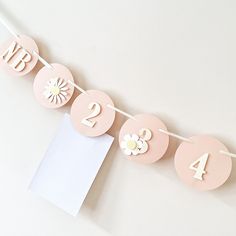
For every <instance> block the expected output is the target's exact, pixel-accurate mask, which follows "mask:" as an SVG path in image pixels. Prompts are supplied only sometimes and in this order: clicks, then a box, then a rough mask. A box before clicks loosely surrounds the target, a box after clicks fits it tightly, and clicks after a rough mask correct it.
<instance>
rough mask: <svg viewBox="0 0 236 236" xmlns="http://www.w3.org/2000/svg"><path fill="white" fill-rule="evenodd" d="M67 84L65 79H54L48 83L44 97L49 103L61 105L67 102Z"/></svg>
mask: <svg viewBox="0 0 236 236" xmlns="http://www.w3.org/2000/svg"><path fill="white" fill-rule="evenodd" d="M68 89H69V88H68V87H67V82H65V81H64V80H63V79H61V78H59V77H57V78H52V79H50V80H49V81H48V82H47V85H46V87H45V91H44V93H43V94H44V96H45V98H46V99H48V100H49V102H51V103H54V104H60V103H62V102H63V101H65V100H66V96H67V95H68V93H67V90H68Z"/></svg>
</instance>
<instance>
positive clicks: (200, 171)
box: [189, 153, 209, 180]
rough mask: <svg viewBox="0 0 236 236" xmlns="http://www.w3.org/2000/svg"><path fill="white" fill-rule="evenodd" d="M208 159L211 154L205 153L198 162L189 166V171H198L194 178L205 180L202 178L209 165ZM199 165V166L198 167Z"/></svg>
mask: <svg viewBox="0 0 236 236" xmlns="http://www.w3.org/2000/svg"><path fill="white" fill-rule="evenodd" d="M208 157H209V153H205V154H203V155H202V156H201V157H200V158H198V159H197V160H196V161H194V162H193V163H191V165H190V166H189V169H191V170H194V171H196V173H195V175H194V176H193V178H195V179H199V180H203V178H202V176H203V174H206V171H205V167H206V164H207V160H208ZM197 164H198V166H197V167H196V165H197Z"/></svg>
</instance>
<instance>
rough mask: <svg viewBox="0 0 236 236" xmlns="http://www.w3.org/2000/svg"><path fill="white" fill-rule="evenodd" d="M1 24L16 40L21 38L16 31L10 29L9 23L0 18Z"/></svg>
mask: <svg viewBox="0 0 236 236" xmlns="http://www.w3.org/2000/svg"><path fill="white" fill-rule="evenodd" d="M0 22H1V24H2V25H3V26H5V28H6V29H7V30H8V31H9V33H11V34H12V35H13V36H14V37H15V38H19V35H18V34H16V33H15V31H14V30H13V29H12V28H11V27H10V25H9V24H7V22H6V21H5V20H3V19H2V18H1V17H0Z"/></svg>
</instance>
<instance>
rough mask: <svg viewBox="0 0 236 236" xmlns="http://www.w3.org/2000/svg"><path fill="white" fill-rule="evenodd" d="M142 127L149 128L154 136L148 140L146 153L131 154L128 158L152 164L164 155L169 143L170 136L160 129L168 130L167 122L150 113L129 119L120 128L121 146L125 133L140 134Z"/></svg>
mask: <svg viewBox="0 0 236 236" xmlns="http://www.w3.org/2000/svg"><path fill="white" fill-rule="evenodd" d="M142 128H147V129H149V130H150V131H151V132H152V138H151V139H150V140H149V141H147V142H148V145H149V148H148V150H147V152H146V153H144V154H138V155H137V156H133V155H130V156H127V158H128V159H129V160H134V161H137V162H140V163H144V164H151V163H153V162H155V161H157V160H159V159H160V158H162V157H163V155H164V154H165V153H166V151H167V148H168V145H169V136H168V135H166V134H163V133H161V132H160V131H159V129H163V130H167V128H166V126H165V124H164V123H163V122H162V121H161V120H160V119H159V118H157V117H156V116H154V115H150V114H140V115H136V116H135V120H134V119H128V120H127V121H126V122H125V123H124V124H123V126H122V128H121V130H120V134H119V143H120V148H121V142H122V141H123V140H124V137H125V135H127V134H131V135H132V134H136V135H138V134H139V131H140V130H141V129H142ZM121 149H122V148H121ZM122 150H123V149H122ZM123 151H124V150H123Z"/></svg>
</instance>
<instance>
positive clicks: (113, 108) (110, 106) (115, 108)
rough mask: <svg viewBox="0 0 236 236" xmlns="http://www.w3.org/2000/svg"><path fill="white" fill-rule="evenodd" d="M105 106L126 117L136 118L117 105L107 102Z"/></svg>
mask: <svg viewBox="0 0 236 236" xmlns="http://www.w3.org/2000/svg"><path fill="white" fill-rule="evenodd" d="M107 107H108V108H110V109H112V110H114V111H116V112H119V113H120V114H122V115H124V116H127V117H128V118H130V119H133V120H137V119H136V118H135V117H134V116H132V115H130V114H129V113H127V112H125V111H122V110H121V109H119V108H117V107H114V106H112V105H110V104H107Z"/></svg>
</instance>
